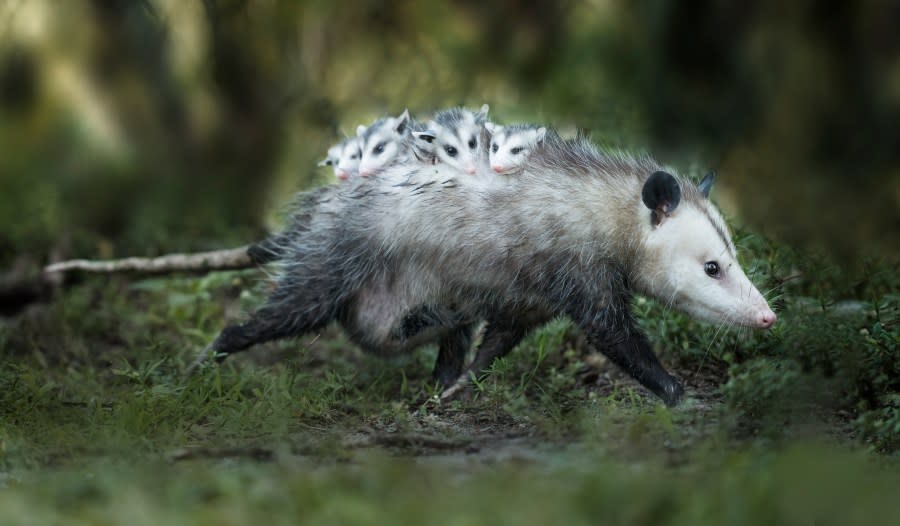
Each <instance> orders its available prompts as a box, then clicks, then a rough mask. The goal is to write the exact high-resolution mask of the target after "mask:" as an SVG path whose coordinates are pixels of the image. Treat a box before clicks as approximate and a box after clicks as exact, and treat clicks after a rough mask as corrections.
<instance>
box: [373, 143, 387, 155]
mask: <svg viewBox="0 0 900 526" xmlns="http://www.w3.org/2000/svg"><path fill="white" fill-rule="evenodd" d="M372 152H373V153H375V154H376V155H381V154H382V153H384V143H383V142H380V143H378V144H376V145H375V147H374V148H372Z"/></svg>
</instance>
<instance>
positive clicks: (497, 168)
mask: <svg viewBox="0 0 900 526" xmlns="http://www.w3.org/2000/svg"><path fill="white" fill-rule="evenodd" d="M491 169H492V170H494V172H495V173H498V174H502V173H503V170H504V169H505V168H503V167H502V166H500V165H498V164H495V165H493V166H491Z"/></svg>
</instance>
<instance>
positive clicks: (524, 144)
mask: <svg viewBox="0 0 900 526" xmlns="http://www.w3.org/2000/svg"><path fill="white" fill-rule="evenodd" d="M484 127H485V128H486V129H487V131H488V132H489V133H490V134H491V141H490V146H489V150H488V154H489V155H488V160H489V162H490V167H491V170H493V171H494V172H495V173H498V174H505V175H509V174H513V173H515V172H517V171H518V170H519V169H520V168H521V167H522V166H523V165H524V164H525V161H526V160H527V159H528V156H529V155H531V152H532V150H534V148H535V147H536V146H537V145H538V144H540V142H541V141H543V140H544V137H546V135H547V128H546V127H545V126H537V125H533V124H513V125H509V126H501V125H499V124H494V123H492V122H487V123H485V125H484Z"/></svg>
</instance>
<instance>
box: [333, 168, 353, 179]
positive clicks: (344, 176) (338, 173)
mask: <svg viewBox="0 0 900 526" xmlns="http://www.w3.org/2000/svg"><path fill="white" fill-rule="evenodd" d="M334 175H335V177H337V178H338V179H339V180H341V181H346V180H347V179H349V178H350V173H349V172H347V171H345V170H341V169H340V168H338V169H337V170H336V171H335V173H334Z"/></svg>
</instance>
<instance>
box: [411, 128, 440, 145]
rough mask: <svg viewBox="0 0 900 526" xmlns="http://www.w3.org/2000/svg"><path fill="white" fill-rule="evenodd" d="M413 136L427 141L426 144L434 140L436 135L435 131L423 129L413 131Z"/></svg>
mask: <svg viewBox="0 0 900 526" xmlns="http://www.w3.org/2000/svg"><path fill="white" fill-rule="evenodd" d="M413 136H414V137H415V138H416V139H419V140H422V141H425V142H427V143H428V144H431V143H432V142H434V139H435V138H437V136H436V135H435V133H434V132H433V131H423V132H419V131H417V132H413Z"/></svg>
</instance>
